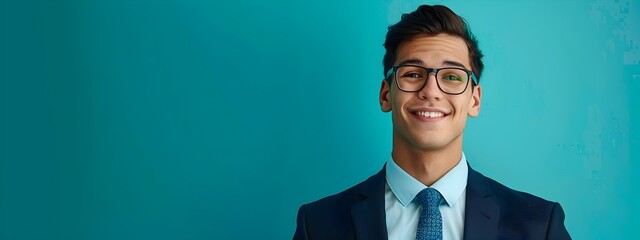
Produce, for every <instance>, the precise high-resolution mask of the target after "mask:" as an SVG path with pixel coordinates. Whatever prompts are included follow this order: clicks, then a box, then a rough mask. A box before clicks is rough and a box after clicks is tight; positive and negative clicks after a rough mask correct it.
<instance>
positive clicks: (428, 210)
mask: <svg viewBox="0 0 640 240" xmlns="http://www.w3.org/2000/svg"><path fill="white" fill-rule="evenodd" d="M416 200H418V203H420V205H422V211H420V221H418V231H417V232H416V240H436V239H437V240H442V215H441V214H440V208H439V207H438V206H440V201H441V200H442V195H440V192H438V190H436V189H434V188H425V189H424V190H422V191H420V192H419V193H418V195H416Z"/></svg>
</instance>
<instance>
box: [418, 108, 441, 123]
mask: <svg viewBox="0 0 640 240" xmlns="http://www.w3.org/2000/svg"><path fill="white" fill-rule="evenodd" d="M410 112H411V114H413V115H414V116H415V117H416V118H417V119H418V120H420V121H427V122H431V121H438V120H441V119H444V118H445V117H447V116H448V115H449V114H450V113H449V112H448V111H446V110H444V109H439V108H416V109H411V110H410Z"/></svg>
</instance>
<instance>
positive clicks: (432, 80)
mask: <svg viewBox="0 0 640 240" xmlns="http://www.w3.org/2000/svg"><path fill="white" fill-rule="evenodd" d="M437 81H438V80H437V79H436V74H435V73H433V72H431V73H429V75H428V76H427V83H426V84H425V85H424V87H422V89H420V91H418V98H420V99H422V100H440V99H441V98H442V94H443V93H442V91H440V88H438V82H437Z"/></svg>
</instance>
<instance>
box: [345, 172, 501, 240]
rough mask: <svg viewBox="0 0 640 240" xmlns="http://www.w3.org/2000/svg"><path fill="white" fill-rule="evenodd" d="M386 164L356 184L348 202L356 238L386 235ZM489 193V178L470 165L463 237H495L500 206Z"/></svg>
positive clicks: (466, 239) (380, 237) (373, 237)
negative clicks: (351, 202) (353, 193)
mask: <svg viewBox="0 0 640 240" xmlns="http://www.w3.org/2000/svg"><path fill="white" fill-rule="evenodd" d="M385 167H386V165H385ZM385 167H383V168H382V170H381V171H380V172H378V173H376V174H375V175H373V176H371V177H370V178H369V179H367V180H366V181H364V182H363V183H362V184H360V185H359V186H358V189H357V193H356V195H355V197H354V199H353V204H352V205H351V216H352V218H353V227H354V232H355V236H356V239H385V240H386V239H387V223H386V214H385V207H384V191H385V190H384V189H385V184H386V183H385V181H386V180H385ZM492 195H493V194H492V192H491V187H490V186H489V181H488V178H487V177H485V176H483V175H482V174H480V173H479V172H476V171H475V170H473V169H472V168H471V166H469V177H468V179H467V200H466V207H465V219H464V237H463V239H465V240H469V239H497V238H498V220H499V217H500V207H499V206H498V204H497V203H496V202H495V201H494V199H493V197H492Z"/></svg>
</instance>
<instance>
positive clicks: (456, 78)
mask: <svg viewBox="0 0 640 240" xmlns="http://www.w3.org/2000/svg"><path fill="white" fill-rule="evenodd" d="M442 79H443V80H447V81H462V77H460V76H458V75H454V74H446V75H444V76H442Z"/></svg>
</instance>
